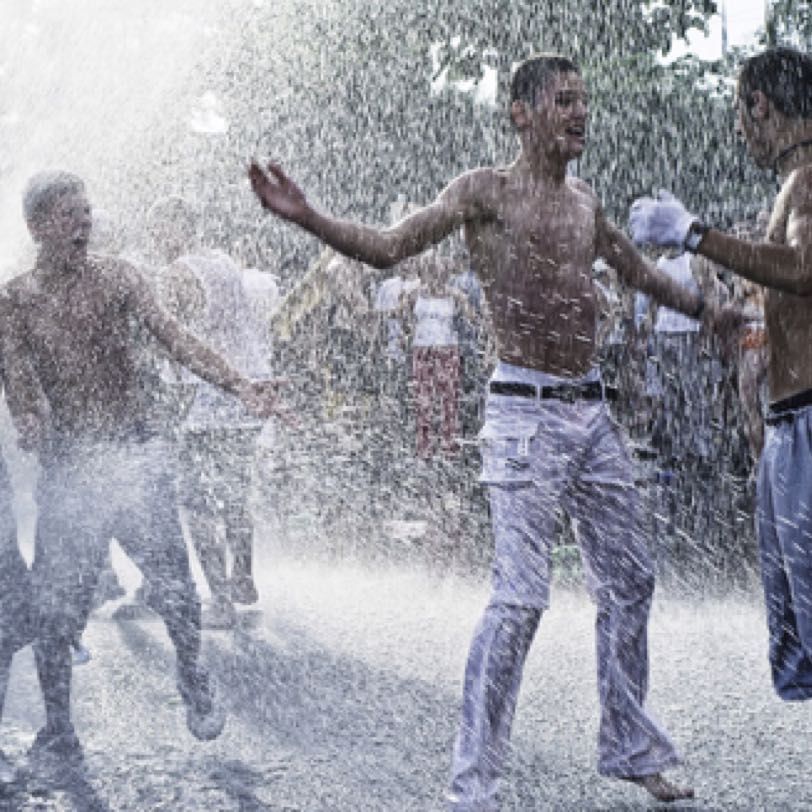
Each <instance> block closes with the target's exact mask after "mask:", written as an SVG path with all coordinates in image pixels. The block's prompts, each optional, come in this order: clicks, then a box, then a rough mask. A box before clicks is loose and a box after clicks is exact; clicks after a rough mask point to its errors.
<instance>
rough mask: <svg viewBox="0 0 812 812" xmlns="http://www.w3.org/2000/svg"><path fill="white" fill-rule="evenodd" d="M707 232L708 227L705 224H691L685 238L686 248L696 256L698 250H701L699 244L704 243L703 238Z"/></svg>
mask: <svg viewBox="0 0 812 812" xmlns="http://www.w3.org/2000/svg"><path fill="white" fill-rule="evenodd" d="M707 231H708V227H707V226H706V225H704V224H703V223H700V222H699V221H695V222H693V223H691V227H690V228H689V229H688V234H687V236H686V237H685V247H686V248H687V249H688V250H689V251H691V252H692V253H694V254H695V253H696V250H697V248H699V243H701V242H702V238H703V237H704V236H705V234H706V233H707Z"/></svg>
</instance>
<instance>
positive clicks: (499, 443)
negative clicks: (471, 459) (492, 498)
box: [479, 424, 539, 485]
mask: <svg viewBox="0 0 812 812" xmlns="http://www.w3.org/2000/svg"><path fill="white" fill-rule="evenodd" d="M479 440H480V450H481V454H482V472H481V474H480V477H479V481H480V482H481V483H482V484H483V485H530V484H532V482H533V466H532V464H531V463H532V454H533V453H534V451H536V450H537V449H536V446H537V445H538V442H539V440H538V438H537V437H536V436H535V430H534V431H533V432H532V433H530V432H519V431H517V430H515V429H513V430H512V431H510V432H509V433H505V432H503V431H500V430H495V429H492V428H489V427H488V426H487V424H486V425H485V427H484V428H483V429H482V431H481V432H480V434H479Z"/></svg>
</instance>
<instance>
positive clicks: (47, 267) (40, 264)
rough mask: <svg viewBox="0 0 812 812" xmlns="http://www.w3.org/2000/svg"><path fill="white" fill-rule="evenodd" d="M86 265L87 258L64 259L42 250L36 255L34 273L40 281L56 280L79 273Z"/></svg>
mask: <svg viewBox="0 0 812 812" xmlns="http://www.w3.org/2000/svg"><path fill="white" fill-rule="evenodd" d="M86 264H87V256H84V257H66V256H65V255H64V254H60V253H54V252H51V251H48V250H47V249H45V248H43V249H40V252H39V254H37V262H36V266H35V272H36V274H37V275H38V276H39V277H40V278H41V279H48V280H56V279H60V278H63V277H65V276H68V275H70V274H72V273H76V272H78V271H81V270H82V269H83V268H84V267H85V265H86Z"/></svg>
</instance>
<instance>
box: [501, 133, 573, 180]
mask: <svg viewBox="0 0 812 812" xmlns="http://www.w3.org/2000/svg"><path fill="white" fill-rule="evenodd" d="M513 166H514V169H515V172H516V174H517V176H518V177H519V178H521V179H523V180H526V181H527V182H528V183H530V184H532V185H533V186H562V185H563V184H564V183H565V182H566V179H567V161H565V160H564V159H562V158H561V156H559V155H555V154H551V153H550V152H549V151H546V150H545V149H544V148H543V147H542V146H541V145H540V144H536V143H534V142H533V141H531V140H530V139H529V138H528V139H523V140H522V151H521V152H520V153H519V157H518V158H517V159H516V162H515V163H514V165H513Z"/></svg>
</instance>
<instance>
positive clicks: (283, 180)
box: [248, 161, 310, 223]
mask: <svg viewBox="0 0 812 812" xmlns="http://www.w3.org/2000/svg"><path fill="white" fill-rule="evenodd" d="M248 178H249V180H250V181H251V188H252V189H253V190H254V194H255V195H256V196H257V197H258V198H259V202H260V203H261V204H262V206H263V208H266V209H268V210H269V211H272V212H273V213H274V214H277V215H279V216H280V217H283V218H284V219H285V220H291V221H292V222H294V223H301V222H302V221H303V220H304V218H305V216H306V215H307V213H308V211H309V210H310V206H309V205H308V203H307V199H306V198H305V196H304V192H302V190H301V189H300V188H299V187H298V186H297V185H296V184H295V183H294V182H293V181H292V180H291V179H290V178H289V177H288V176H287V175H286V174H285V173H284V172H283V171H282V167H281V166H279V164H277V163H275V162H274V161H269V162H268V166H267V169H263V168H262V167H261V166H260V165H259V163H257V161H251V165H250V166H249V167H248Z"/></svg>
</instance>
